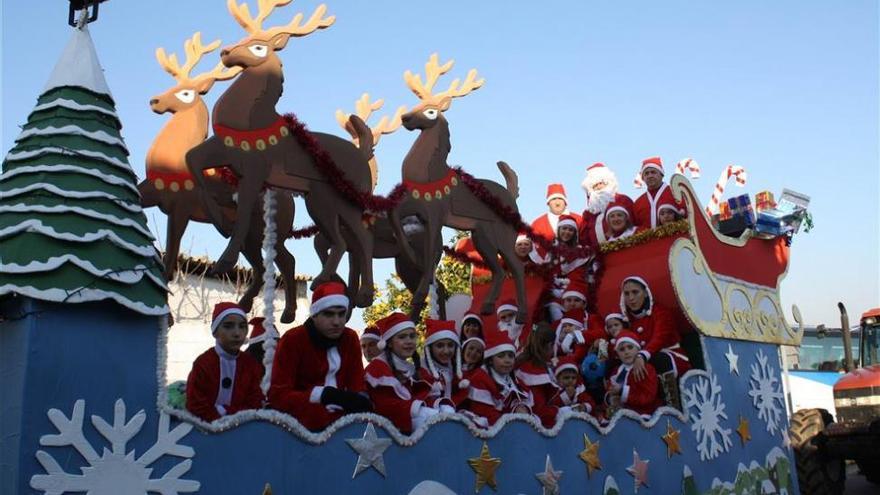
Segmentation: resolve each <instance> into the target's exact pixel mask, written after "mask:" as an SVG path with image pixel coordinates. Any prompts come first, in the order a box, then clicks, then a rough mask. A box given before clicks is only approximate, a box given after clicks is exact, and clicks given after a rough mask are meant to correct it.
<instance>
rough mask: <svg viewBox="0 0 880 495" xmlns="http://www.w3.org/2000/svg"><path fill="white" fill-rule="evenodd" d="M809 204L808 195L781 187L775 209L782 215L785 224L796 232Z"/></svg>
mask: <svg viewBox="0 0 880 495" xmlns="http://www.w3.org/2000/svg"><path fill="white" fill-rule="evenodd" d="M809 205H810V197H809V196H807V195H806V194H801V193H799V192H795V191H792V190H789V189H783V190H782V196H781V197H780V198H779V204H778V205H777V206H776V210H778V211H779V212H780V213H781V215H782V216H783V222H784V223H785V225H786V226H787V227H789V228H790V229H791V231H792V232H794V233H797V232H798V230H800V228H801V222H802V221H803V219H804V218H805V217H806V216H807V207H808V206H809Z"/></svg>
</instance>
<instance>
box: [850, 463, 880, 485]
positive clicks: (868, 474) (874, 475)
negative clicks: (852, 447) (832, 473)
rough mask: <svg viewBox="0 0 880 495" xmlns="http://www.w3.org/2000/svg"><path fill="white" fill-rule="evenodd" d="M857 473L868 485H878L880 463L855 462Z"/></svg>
mask: <svg viewBox="0 0 880 495" xmlns="http://www.w3.org/2000/svg"><path fill="white" fill-rule="evenodd" d="M856 464H858V465H859V471H860V472H861V473H862V475H864V476H865V479H866V480H868V482H869V483H873V484H875V485H880V462H877V461H874V462H867V461H856Z"/></svg>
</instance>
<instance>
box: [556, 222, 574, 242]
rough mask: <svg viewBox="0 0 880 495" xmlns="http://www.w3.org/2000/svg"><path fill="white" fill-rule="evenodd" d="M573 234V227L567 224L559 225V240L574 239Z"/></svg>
mask: <svg viewBox="0 0 880 495" xmlns="http://www.w3.org/2000/svg"><path fill="white" fill-rule="evenodd" d="M575 234H577V232H576V231H575V230H574V227H569V226H568V225H563V226H562V227H559V240H560V241H562V242H569V241H570V240H572V239H574V236H575Z"/></svg>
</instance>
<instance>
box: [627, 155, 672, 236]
mask: <svg viewBox="0 0 880 495" xmlns="http://www.w3.org/2000/svg"><path fill="white" fill-rule="evenodd" d="M641 174H642V181H643V182H644V183H645V187H647V188H648V190H647V192H645V193H644V194H642V195H641V196H639V198H638V199H636V202H635V204H634V205H633V217H634V218H633V221H634V223H635V225H636V226H637V227H641V228H643V229H653V228H654V227H657V226H658V225H660V221H659V217H658V213H659V209H660V205H662V204H673V205H676V206H677V207H678V209H679V210H680V211H682V212H683V211H684V209H683V208H681V205H679V204H678V203H676V202H675V199H674V198H673V197H672V190H671V189H669V186H668V185H667V184H666V183H665V182H663V162H662V161H661V160H660V157H659V156H654V157H651V158H645V159H644V160H642V171H641Z"/></svg>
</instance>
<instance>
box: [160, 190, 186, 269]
mask: <svg viewBox="0 0 880 495" xmlns="http://www.w3.org/2000/svg"><path fill="white" fill-rule="evenodd" d="M188 224H189V211H188V209H187V206H186V205H185V204H184V202H183V201H177V202H176V204H175V205H174V209H173V210H171V214H170V215H168V225H167V231H166V234H165V255H164V256H163V257H162V261H163V262H164V264H165V279H166V280H168V281H169V282H170V281H172V280H174V274H175V272H177V256H178V255H179V254H180V240H181V239H182V238H183V233H184V232H186V226H187V225H188Z"/></svg>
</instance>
